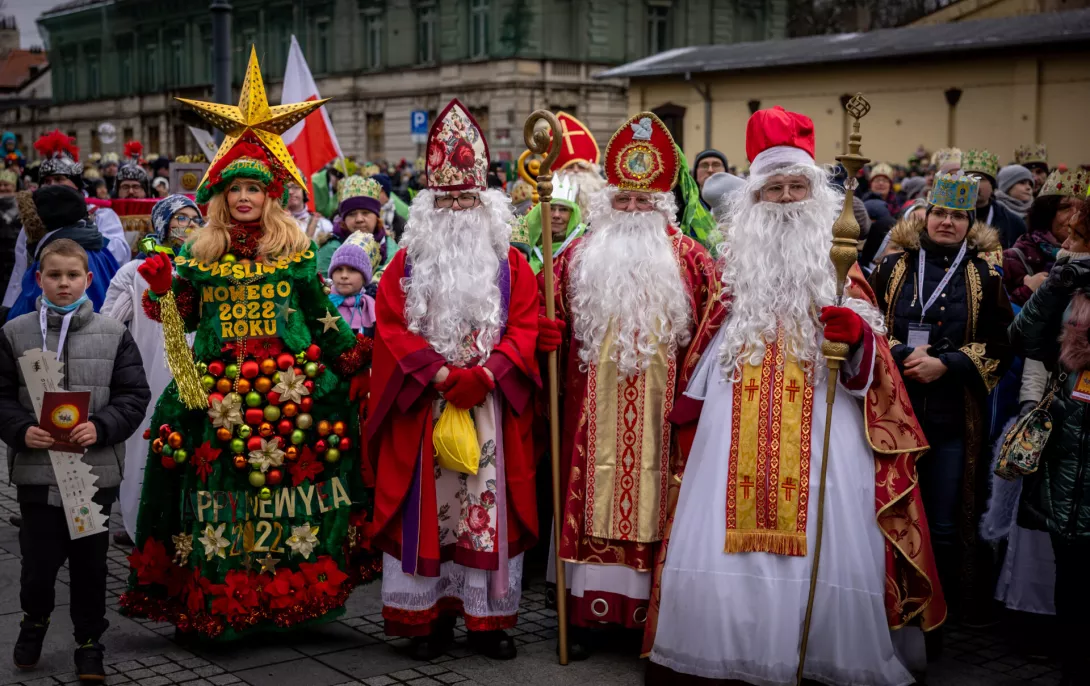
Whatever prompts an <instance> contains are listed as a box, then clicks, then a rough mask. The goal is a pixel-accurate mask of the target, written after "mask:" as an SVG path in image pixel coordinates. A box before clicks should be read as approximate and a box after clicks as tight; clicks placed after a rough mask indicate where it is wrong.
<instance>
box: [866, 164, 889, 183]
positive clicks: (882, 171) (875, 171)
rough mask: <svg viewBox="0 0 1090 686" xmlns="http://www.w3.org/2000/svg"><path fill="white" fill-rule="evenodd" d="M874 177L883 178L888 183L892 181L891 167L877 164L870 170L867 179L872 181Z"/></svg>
mask: <svg viewBox="0 0 1090 686" xmlns="http://www.w3.org/2000/svg"><path fill="white" fill-rule="evenodd" d="M876 176H884V177H886V178H887V179H889V180H890V181H893V167H891V166H890V165H888V164H886V163H885V162H879V163H878V164H876V165H874V166H873V167H871V169H870V176H868V177H867V178H868V179H873V178H874V177H876Z"/></svg>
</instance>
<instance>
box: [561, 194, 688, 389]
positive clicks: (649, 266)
mask: <svg viewBox="0 0 1090 686" xmlns="http://www.w3.org/2000/svg"><path fill="white" fill-rule="evenodd" d="M612 196H613V189H608V188H607V189H605V191H603V192H600V193H598V194H596V195H595V196H594V198H593V199H592V202H591V213H590V220H591V231H590V233H589V234H588V235H587V237H586V238H584V239H583V242H582V243H581V244H580V245H579V246H578V251H577V252H576V254H575V257H574V261H573V264H572V278H571V282H570V284H569V286H568V290H569V299H570V302H571V310H572V315H573V329H572V330H573V333H574V335H575V338H576V339H577V340H578V341H579V342H580V344H581V345H580V348H579V359H580V360H581V361H582V365H581V367H582V368H583V369H584V370H586V369H587V368H589V367H590V366H593V365H596V364H598V362H599V360H600V359H601V356H602V344H603V342H604V340H605V337H606V334H607V333H608V331H609V328H610V323H611V322H612V323H613V324H614V325H615V331H614V332H613V334H614V335H613V340H612V343H611V346H610V349H609V351H608V356H609V360H610V361H611V362H613V363H614V364H616V365H617V371H618V376H619V378H628V377H632V376H635V375H637V374H639V373H641V372H643V371H644V370H646V369H647V368H648V366H649V365H650V363H651V359H652V358H653V357H654V355H655V353H656V352H657V351H658V347H659V345H662V344H664V345H666V346H667V354H668V355H671V356H672V355H674V354H676V352H677V349H678V347H679V346H684V345H686V344H688V342H689V339H690V337H691V332H690V330H689V329H690V324H691V315H690V311H689V298H688V295H687V294H686V291H685V287H684V285H683V283H682V280H681V272H680V270H679V268H678V264H677V261H676V260H675V258H674V250H673V246H672V245H671V242H670V237H669V236H668V235H667V233H666V228H667V221H666V215H665V214H663V212H662V211H661V209H656V210H652V211H649V212H618V211H614V210H613V209H612V208H611V207H610V206H609V203H610V199H611V198H612Z"/></svg>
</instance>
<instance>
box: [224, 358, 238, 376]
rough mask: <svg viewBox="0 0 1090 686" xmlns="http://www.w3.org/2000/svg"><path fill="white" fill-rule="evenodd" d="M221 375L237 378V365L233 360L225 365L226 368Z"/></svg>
mask: <svg viewBox="0 0 1090 686" xmlns="http://www.w3.org/2000/svg"><path fill="white" fill-rule="evenodd" d="M223 375H224V376H226V377H227V378H228V379H236V378H238V365H237V364H235V363H234V362H232V363H231V364H229V365H227V368H226V369H224V370H223Z"/></svg>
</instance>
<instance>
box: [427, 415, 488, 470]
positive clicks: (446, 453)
mask: <svg viewBox="0 0 1090 686" xmlns="http://www.w3.org/2000/svg"><path fill="white" fill-rule="evenodd" d="M431 442H432V445H433V446H434V447H435V458H436V461H437V462H438V463H439V466H440V467H442V468H443V469H449V470H451V471H453V472H461V473H462V474H469V475H475V474H476V473H477V468H478V467H479V466H480V463H481V446H480V443H478V441H477V428H476V427H475V426H474V425H473V417H471V416H470V414H469V410H461V409H458V408H457V407H455V406H454V405H451V404H450V403H447V404H446V406H445V407H444V408H443V413H442V414H440V415H439V421H437V422H436V423H435V429H434V430H433V431H432V439H431Z"/></svg>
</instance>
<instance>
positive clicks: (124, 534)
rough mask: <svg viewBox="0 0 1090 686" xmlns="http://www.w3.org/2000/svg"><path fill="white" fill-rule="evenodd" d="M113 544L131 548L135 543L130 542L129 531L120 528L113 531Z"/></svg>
mask: <svg viewBox="0 0 1090 686" xmlns="http://www.w3.org/2000/svg"><path fill="white" fill-rule="evenodd" d="M114 545H118V546H121V547H122V548H131V547H133V545H135V544H134V543H133V542H132V538H130V537H129V532H128V531H125V530H124V529H122V530H121V531H115V532H114Z"/></svg>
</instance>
